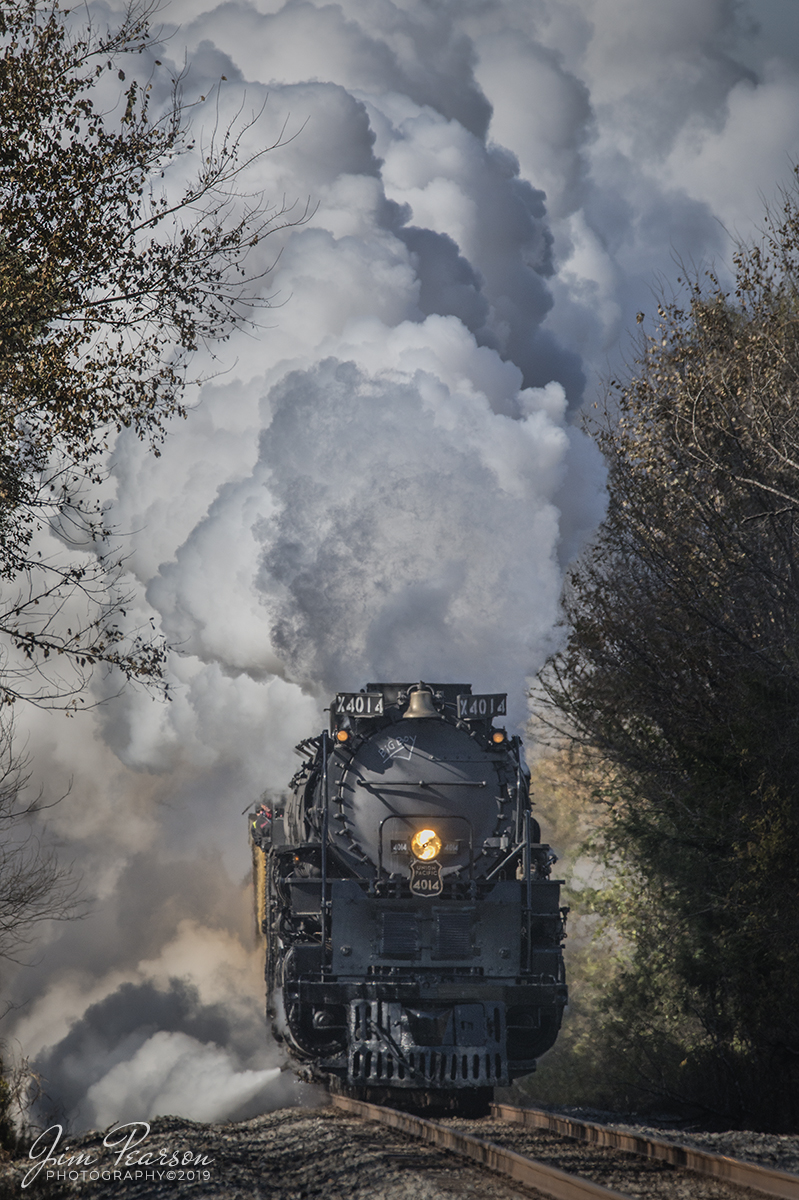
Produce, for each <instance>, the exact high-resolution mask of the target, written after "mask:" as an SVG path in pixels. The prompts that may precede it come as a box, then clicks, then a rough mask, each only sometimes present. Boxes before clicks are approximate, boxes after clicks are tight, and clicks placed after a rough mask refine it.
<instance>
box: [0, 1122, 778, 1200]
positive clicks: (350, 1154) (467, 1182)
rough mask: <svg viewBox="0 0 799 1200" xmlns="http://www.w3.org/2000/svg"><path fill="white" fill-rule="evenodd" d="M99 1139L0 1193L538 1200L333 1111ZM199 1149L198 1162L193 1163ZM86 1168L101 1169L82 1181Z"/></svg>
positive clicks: (727, 1138) (737, 1151)
mask: <svg viewBox="0 0 799 1200" xmlns="http://www.w3.org/2000/svg"><path fill="white" fill-rule="evenodd" d="M593 1119H594V1120H596V1116H594V1118H593ZM439 1123H440V1124H442V1125H445V1126H449V1127H451V1128H453V1129H457V1130H458V1131H460V1132H463V1133H467V1134H470V1135H471V1136H473V1137H477V1138H480V1139H481V1140H483V1141H486V1142H493V1143H496V1144H497V1145H500V1146H504V1147H507V1148H508V1149H511V1150H514V1151H515V1152H516V1153H517V1154H523V1155H526V1156H529V1157H531V1158H535V1159H538V1160H539V1161H541V1162H544V1163H548V1164H549V1165H551V1166H554V1167H557V1168H558V1169H560V1170H561V1171H566V1172H569V1173H573V1174H577V1175H580V1176H582V1177H584V1178H588V1179H592V1180H594V1181H595V1182H596V1183H599V1184H601V1185H602V1186H604V1187H606V1188H610V1189H612V1190H614V1191H617V1192H621V1193H623V1194H625V1195H627V1196H630V1197H636V1198H638V1200H755V1197H757V1196H759V1195H760V1194H759V1193H756V1192H754V1191H750V1190H749V1189H746V1188H740V1187H734V1186H731V1185H729V1184H727V1183H724V1182H720V1181H716V1180H711V1179H707V1178H702V1177H701V1176H699V1175H696V1174H693V1173H690V1172H683V1171H680V1170H676V1169H675V1168H674V1167H672V1166H670V1165H668V1164H666V1163H662V1162H658V1161H655V1160H651V1159H644V1158H641V1157H639V1156H638V1155H634V1154H626V1153H623V1152H620V1151H617V1150H613V1149H610V1148H606V1147H598V1146H592V1145H590V1144H585V1143H581V1142H577V1141H574V1140H572V1139H568V1138H562V1137H559V1136H557V1135H554V1134H552V1133H550V1132H548V1131H545V1130H537V1129H529V1128H525V1127H524V1126H519V1125H513V1124H511V1123H509V1122H507V1121H501V1120H496V1119H492V1118H482V1119H480V1120H464V1119H456V1118H447V1119H442V1120H440V1122H439ZM603 1123H605V1124H611V1122H609V1121H607V1120H606V1121H605V1122H603ZM614 1127H615V1128H620V1129H626V1130H631V1131H635V1132H637V1133H644V1134H651V1135H652V1136H655V1137H658V1138H661V1139H666V1138H668V1139H669V1140H673V1141H675V1142H682V1143H686V1142H690V1143H691V1144H694V1145H697V1146H700V1147H701V1148H703V1149H707V1150H710V1151H712V1152H714V1153H719V1154H730V1155H733V1156H735V1157H744V1156H745V1157H747V1158H749V1159H750V1160H751V1161H756V1162H759V1163H760V1164H761V1165H763V1166H773V1167H775V1168H776V1169H779V1170H788V1171H791V1170H794V1171H796V1173H797V1174H799V1169H797V1164H799V1137H791V1136H787V1135H786V1136H777V1135H765V1134H752V1133H737V1132H732V1133H727V1134H715V1133H714V1134H697V1133H693V1134H690V1135H687V1134H684V1133H682V1131H679V1132H675V1131H673V1130H671V1131H669V1130H663V1129H646V1130H645V1129H642V1128H641V1127H640V1126H633V1125H627V1124H624V1125H622V1124H620V1123H619V1124H616V1125H614ZM102 1142H103V1134H87V1135H85V1136H83V1137H80V1138H76V1139H71V1138H70V1139H65V1141H64V1142H62V1144H61V1146H60V1147H59V1149H60V1150H61V1151H63V1150H65V1149H68V1151H69V1152H70V1153H73V1154H75V1153H82V1154H84V1155H86V1154H89V1155H91V1156H92V1160H93V1161H92V1165H91V1167H86V1166H78V1167H77V1169H76V1167H75V1166H72V1167H70V1166H69V1165H67V1164H65V1165H64V1166H63V1167H61V1168H60V1169H61V1170H68V1171H69V1170H71V1171H72V1172H73V1173H74V1175H75V1176H76V1177H72V1178H70V1177H69V1176H68V1177H67V1179H65V1180H63V1179H62V1180H58V1179H55V1178H53V1179H50V1180H47V1179H46V1177H45V1172H44V1171H42V1172H41V1173H40V1175H39V1177H37V1178H36V1179H35V1180H33V1181H32V1182H29V1184H28V1187H27V1188H26V1189H25V1190H22V1189H21V1183H22V1179H23V1177H24V1175H25V1173H26V1172H27V1171H29V1170H30V1168H31V1166H32V1165H34V1164H32V1162H31V1160H30V1159H22V1160H18V1161H17V1162H15V1163H7V1164H5V1165H3V1164H0V1200H10V1198H11V1197H14V1198H15V1200H25V1198H26V1197H31V1198H33V1197H35V1196H48V1197H58V1196H63V1197H73V1198H74V1197H83V1196H85V1197H92V1198H93V1200H94V1198H97V1200H100V1198H102V1200H106V1198H108V1200H111V1198H113V1200H134V1198H135V1200H139V1198H143V1197H148V1198H150V1197H158V1198H161V1197H163V1198H164V1200H173V1198H175V1200H177V1197H183V1196H185V1197H187V1198H190V1197H192V1196H194V1197H208V1198H209V1200H210V1198H213V1200H317V1198H319V1200H328V1198H329V1200H350V1197H352V1198H353V1200H450V1197H452V1198H453V1200H454V1198H457V1200H461V1198H471V1197H474V1200H478V1198H479V1200H483V1198H484V1200H525V1198H526V1200H542V1194H541V1193H540V1192H536V1191H535V1190H534V1189H531V1188H527V1187H524V1186H523V1185H520V1184H517V1183H514V1182H512V1181H510V1180H505V1179H503V1177H502V1176H501V1175H498V1174H495V1173H493V1172H491V1171H488V1170H486V1169H484V1168H481V1167H478V1166H476V1165H474V1164H472V1163H469V1162H466V1161H464V1160H460V1159H458V1158H457V1157H456V1156H455V1155H453V1154H449V1153H447V1152H446V1151H443V1150H439V1149H437V1148H435V1147H433V1146H429V1145H426V1144H424V1143H421V1142H419V1141H417V1140H416V1139H415V1138H413V1137H411V1136H410V1135H408V1134H405V1133H402V1132H401V1131H398V1130H394V1129H388V1128H386V1127H384V1126H380V1125H377V1124H375V1123H373V1122H367V1121H363V1120H361V1119H360V1118H358V1117H354V1116H351V1115H350V1114H348V1113H345V1112H342V1111H341V1110H338V1109H334V1108H332V1107H325V1108H291V1109H282V1110H279V1111H277V1112H273V1113H268V1114H266V1115H264V1116H260V1117H256V1118H254V1119H252V1120H250V1121H244V1122H239V1123H235V1124H233V1123H226V1124H219V1125H207V1124H198V1123H195V1122H192V1121H186V1120H181V1119H178V1118H174V1117H161V1118H157V1119H156V1120H154V1121H153V1122H151V1130H150V1133H149V1135H147V1137H146V1139H145V1140H144V1141H142V1142H141V1143H140V1145H139V1146H138V1147H137V1148H136V1149H135V1150H134V1151H133V1156H134V1158H135V1156H136V1155H139V1154H142V1153H147V1152H149V1154H150V1162H149V1163H147V1164H140V1163H137V1162H135V1161H128V1162H125V1161H121V1162H116V1161H115V1159H116V1155H117V1153H118V1151H117V1150H115V1149H111V1148H109V1147H104V1146H103V1144H102ZM186 1155H189V1156H190V1158H191V1160H192V1161H191V1162H190V1163H189V1164H188V1165H179V1166H178V1167H177V1168H175V1167H174V1166H173V1165H171V1164H172V1161H173V1158H174V1157H175V1156H177V1158H178V1160H179V1163H180V1164H184V1163H185V1161H186V1160H185V1157H184V1156H186ZM197 1156H201V1157H203V1158H205V1160H206V1162H204V1163H200V1164H198V1163H197ZM159 1160H160V1161H159ZM208 1160H213V1161H208ZM114 1172H117V1174H114ZM92 1173H96V1174H97V1175H98V1176H99V1177H97V1178H91V1174H92ZM170 1173H171V1177H170ZM761 1200H762V1197H761Z"/></svg>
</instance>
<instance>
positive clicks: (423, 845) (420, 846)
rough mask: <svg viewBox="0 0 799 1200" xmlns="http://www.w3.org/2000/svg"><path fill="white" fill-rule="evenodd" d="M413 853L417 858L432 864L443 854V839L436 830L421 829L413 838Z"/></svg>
mask: <svg viewBox="0 0 799 1200" xmlns="http://www.w3.org/2000/svg"><path fill="white" fill-rule="evenodd" d="M411 851H412V852H413V855H414V857H415V858H420V859H421V860H422V862H430V860H431V859H433V858H438V855H439V854H440V853H441V838H440V837H439V836H438V834H437V833H436V831H435V829H420V830H419V832H418V833H415V834H414V835H413V837H412V838H411Z"/></svg>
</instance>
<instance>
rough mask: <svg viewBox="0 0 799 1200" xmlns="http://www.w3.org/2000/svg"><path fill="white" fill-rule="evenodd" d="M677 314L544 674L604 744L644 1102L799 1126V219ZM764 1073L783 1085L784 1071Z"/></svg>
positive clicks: (604, 798)
mask: <svg viewBox="0 0 799 1200" xmlns="http://www.w3.org/2000/svg"><path fill="white" fill-rule="evenodd" d="M736 266H737V289H736V292H735V294H734V295H729V294H725V293H724V291H723V290H722V289H721V287H720V285H719V283H718V281H717V280H716V279H715V278H714V276H713V275H712V274H709V275H707V276H705V278H704V280H702V281H698V282H695V283H693V284H686V285H685V288H686V303H685V305H684V306H680V305H679V304H678V303H673V304H663V305H661V306H660V308H659V323H658V328H657V331H656V333H655V334H654V335H650V336H648V337H645V339H644V341H643V342H642V345H641V355H640V359H639V361H638V362H637V363H636V365H635V367H634V368H633V369H632V371H631V372H630V376H629V378H628V379H626V380H624V381H622V382H621V383H617V384H614V385H613V392H612V395H611V397H610V399H609V403H608V404H607V406H606V410H605V413H604V416H603V421H602V423H601V424H599V425H598V427H597V428H596V430H595V434H596V437H597V440H598V442H599V444H600V446H601V448H602V450H603V453H604V454H605V457H606V460H607V463H608V468H609V477H610V478H609V494H610V501H609V507H608V513H607V517H606V520H605V522H604V524H603V526H602V528H601V531H600V533H599V536H598V538H597V540H596V543H595V545H594V547H593V549H592V551H591V553H590V554H589V555H587V556H586V557H585V558H584V560H583V561H582V562H581V563H580V564H579V565H578V567H577V568H576V570H575V571H574V572H573V573H572V575H571V578H570V580H569V584H568V589H567V593H566V597H565V602H564V606H565V617H566V623H567V627H568V637H567V641H566V645H565V648H564V650H563V651H562V653H560V654H559V655H557V656H556V657H555V658H554V659H553V660H552V662H551V663H550V664H549V667H548V669H547V671H546V672H545V673H544V675H543V676H542V699H543V700H544V701H545V702H546V703H547V704H548V705H549V711H550V713H551V715H552V718H553V720H554V721H555V723H558V719H559V718H558V714H560V720H561V725H562V729H563V731H564V732H565V733H566V735H567V736H568V737H569V738H571V739H574V740H575V741H576V742H577V743H578V744H580V745H582V746H583V747H585V748H586V750H590V752H591V753H592V754H593V755H594V759H595V762H596V763H597V764H603V770H602V774H601V775H600V774H599V771H598V767H595V768H594V778H595V780H597V782H596V783H595V785H594V791H595V795H596V797H597V800H598V801H599V802H600V804H601V805H602V807H603V809H604V812H605V821H604V823H603V825H602V828H601V838H600V842H599V845H600V849H601V851H602V854H603V856H604V859H605V861H606V863H607V864H608V866H609V867H610V868H612V869H614V870H615V871H616V873H617V880H618V882H617V886H616V888H615V889H614V891H613V892H611V894H610V895H609V896H608V897H607V899H606V902H605V907H606V911H607V912H608V913H609V914H610V915H612V919H613V922H614V924H615V926H616V928H617V929H618V931H619V933H620V935H621V936H622V937H623V938H624V939H625V941H626V943H627V944H628V945H629V947H630V956H629V961H628V962H627V964H622V965H621V966H620V968H619V971H618V973H617V975H616V979H615V982H614V983H613V985H612V988H611V991H610V993H609V994H608V996H606V997H605V998H604V1000H603V1005H604V1010H605V1016H604V1018H603V1021H604V1024H603V1035H605V1036H607V1038H608V1042H609V1044H610V1045H611V1046H612V1048H613V1054H614V1056H615V1058H616V1061H617V1062H619V1063H622V1064H624V1071H623V1072H622V1074H623V1075H626V1079H627V1082H628V1083H629V1085H630V1087H631V1088H632V1089H637V1090H638V1094H639V1096H640V1097H642V1098H643V1097H645V1096H649V1097H650V1098H655V1097H660V1099H661V1100H667V1101H669V1102H670V1103H678V1102H679V1103H682V1104H687V1105H694V1106H699V1107H701V1108H703V1109H704V1110H705V1111H706V1112H710V1113H714V1114H715V1115H716V1116H717V1117H718V1119H719V1120H725V1121H745V1122H749V1123H757V1122H760V1123H761V1124H770V1125H776V1124H783V1125H785V1126H787V1127H790V1128H797V1127H799V1101H797V1096H799V1088H798V1086H797V1085H799V661H798V658H797V647H799V587H798V586H797V585H798V584H799V570H798V568H799V561H798V559H797V549H799V547H798V546H797V538H796V521H797V512H798V511H799V339H797V331H799V295H798V294H797V280H798V279H799V273H798V272H797V268H799V210H798V209H797V203H796V198H795V196H788V197H786V198H785V203H784V208H783V211H782V213H781V214H779V217H777V218H771V217H769V218H768V223H767V228H766V235H765V238H764V241H763V244H762V245H761V246H759V247H756V248H752V249H746V248H744V249H742V250H741V252H740V253H739V255H738V256H737V259H736ZM766 1081H768V1082H767V1083H766Z"/></svg>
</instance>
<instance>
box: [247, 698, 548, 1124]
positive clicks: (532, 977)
mask: <svg viewBox="0 0 799 1200" xmlns="http://www.w3.org/2000/svg"><path fill="white" fill-rule="evenodd" d="M505 714H506V696H504V695H501V694H491V695H485V694H481V695H473V694H472V690H471V687H470V686H469V685H467V684H425V683H418V684H403V683H370V684H367V686H366V688H365V689H364V690H362V691H360V692H340V693H339V694H338V695H337V696H336V697H335V700H334V701H333V703H332V705H331V707H330V730H329V732H327V731H325V732H323V733H321V734H319V735H318V736H316V737H309V738H306V739H305V740H304V741H303V742H301V743H300V744H299V746H297V748H296V749H297V752H298V753H299V754H300V756H301V757H302V759H303V762H302V765H301V767H300V768H299V770H298V771H297V773H296V775H295V776H294V778H293V779H292V781H291V784H290V785H289V795H288V798H287V800H286V803H285V807H284V809H283V811H281V810H280V809H279V808H278V807H277V806H275V807H274V808H272V807H270V805H269V803H268V801H267V802H265V803H264V804H262V806H261V808H260V810H259V811H258V812H257V813H251V814H250V830H251V844H252V850H253V862H254V875H255V885H256V919H257V926H258V929H259V931H260V932H261V933H262V934H263V935H264V936H265V940H266V986H267V1012H268V1015H269V1016H270V1017H271V1020H272V1026H273V1032H274V1033H275V1036H276V1037H277V1038H278V1039H279V1040H280V1041H283V1042H284V1043H285V1045H286V1048H287V1050H288V1053H289V1055H290V1057H291V1058H292V1059H293V1060H294V1061H295V1063H296V1064H297V1068H298V1070H299V1073H300V1074H301V1075H302V1076H303V1077H304V1078H306V1079H309V1080H316V1081H322V1082H325V1083H326V1084H327V1085H328V1086H331V1087H333V1088H336V1089H338V1090H341V1091H345V1092H348V1093H349V1094H350V1095H354V1096H356V1097H359V1098H367V1097H368V1098H370V1099H375V1100H377V1101H378V1102H383V1103H390V1104H394V1105H395V1106H399V1107H416V1108H427V1109H432V1108H435V1107H439V1108H443V1109H444V1110H447V1109H450V1110H452V1111H461V1112H466V1111H475V1112H476V1111H482V1110H484V1108H485V1105H486V1104H487V1101H488V1099H489V1098H490V1097H491V1095H492V1094H493V1089H494V1088H495V1087H500V1086H506V1085H508V1084H509V1083H510V1082H511V1081H512V1080H513V1079H514V1078H515V1077H517V1076H519V1075H524V1074H527V1073H529V1072H531V1071H533V1070H534V1069H535V1064H536V1059H537V1058H538V1057H539V1056H540V1055H541V1054H543V1053H544V1051H545V1050H547V1049H549V1047H550V1046H551V1045H552V1044H553V1043H554V1041H555V1039H556V1037H557V1034H558V1030H559V1028H560V1023H561V1017H562V1014H563V1008H564V1005H565V1003H566V994H567V993H566V984H565V978H564V969H563V953H562V942H563V937H564V921H565V916H566V912H567V910H566V909H565V908H561V907H560V899H559V897H560V891H559V881H555V880H552V879H550V871H551V867H552V864H553V862H554V861H556V860H555V856H554V855H553V854H552V853H551V852H550V848H549V847H548V846H546V845H542V844H541V838H540V830H539V827H538V823H537V822H536V821H535V820H534V819H533V816H532V812H531V807H530V800H529V787H528V783H529V771H528V770H527V767H526V764H525V762H524V755H523V752H522V748H521V741H520V739H519V738H518V737H509V736H508V734H507V732H506V730H505V728H504V727H503V725H502V723H501V722H502V718H503V717H504V716H505Z"/></svg>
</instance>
